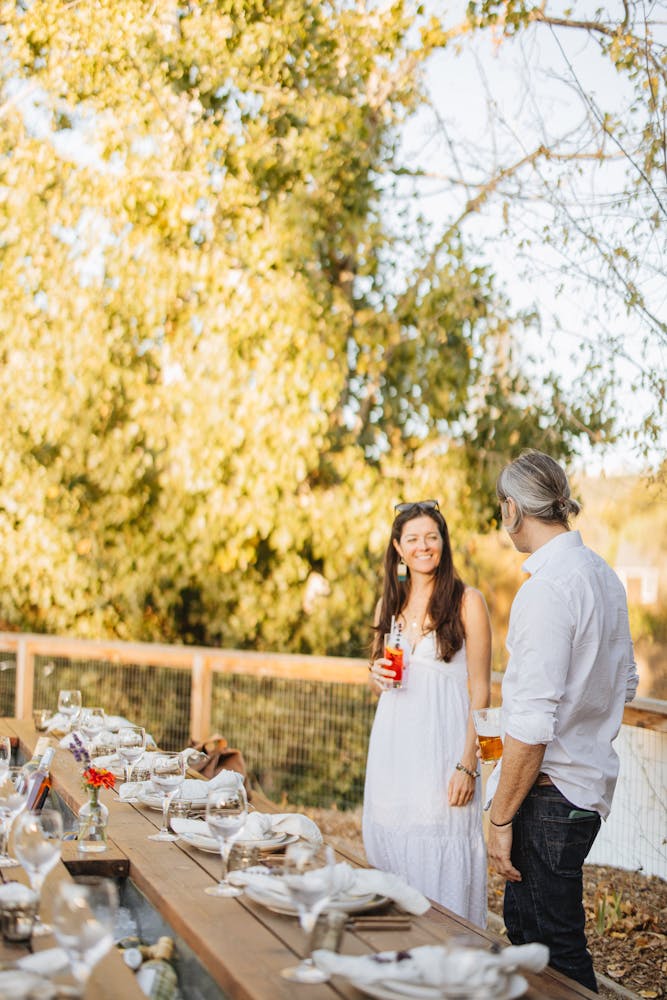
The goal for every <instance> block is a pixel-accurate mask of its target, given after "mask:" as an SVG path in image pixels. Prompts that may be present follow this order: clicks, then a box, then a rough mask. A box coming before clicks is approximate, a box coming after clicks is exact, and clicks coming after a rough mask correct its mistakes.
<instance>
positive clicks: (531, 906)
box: [504, 785, 600, 993]
mask: <svg viewBox="0 0 667 1000" xmlns="http://www.w3.org/2000/svg"><path fill="white" fill-rule="evenodd" d="M577 812H580V810H577V807H576V806H574V805H572V803H571V802H568V800H567V799H566V798H565V796H564V795H561V793H560V792H559V791H558V789H557V788H555V787H554V786H553V785H546V786H539V787H538V786H535V787H533V788H532V789H531V790H530V792H529V793H528V795H527V796H526V798H525V799H524V801H523V803H522V805H521V807H520V809H519V811H518V812H517V814H516V816H515V817H514V822H513V824H512V833H513V841H512V864H513V865H514V867H515V868H518V870H519V871H520V872H521V875H522V881H521V882H508V883H507V884H506V886H505V906H504V916H505V926H506V927H507V932H508V935H509V939H510V941H511V942H512V944H528V943H529V942H533V941H540V942H541V943H542V944H546V945H547V946H548V948H549V952H550V958H549V965H551V966H553V968H554V969H558V971H559V972H563V973H564V974H565V975H566V976H570V978H571V979H575V980H576V981H577V982H578V983H581V984H582V986H587V987H588V989H589V990H592V991H593V992H594V993H597V992H598V990H597V984H596V982H595V974H594V972H593V962H592V959H591V956H590V954H589V952H588V949H587V948H586V935H585V933H584V923H585V917H584V905H583V876H582V866H583V863H584V860H585V858H586V856H587V854H588V852H589V851H590V849H591V847H592V846H593V841H594V840H595V838H596V836H597V834H598V830H599V829H600V817H599V815H598V814H597V813H594V812H587V813H583V815H576V813H577ZM573 813H575V815H573Z"/></svg>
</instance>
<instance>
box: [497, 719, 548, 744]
mask: <svg viewBox="0 0 667 1000" xmlns="http://www.w3.org/2000/svg"><path fill="white" fill-rule="evenodd" d="M505 733H506V734H508V735H509V736H512V737H514V739H515V740H520V742H521V743H529V744H530V745H531V746H534V745H535V744H537V743H551V741H552V739H553V738H554V718H553V716H552V715H542V714H541V713H540V712H524V713H522V714H520V715H510V717H509V719H508V720H507V722H506V724H505Z"/></svg>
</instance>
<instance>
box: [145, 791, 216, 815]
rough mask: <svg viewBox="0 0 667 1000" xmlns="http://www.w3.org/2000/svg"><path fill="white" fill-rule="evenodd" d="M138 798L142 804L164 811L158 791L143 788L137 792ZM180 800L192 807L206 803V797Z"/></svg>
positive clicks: (195, 807) (196, 807)
mask: <svg viewBox="0 0 667 1000" xmlns="http://www.w3.org/2000/svg"><path fill="white" fill-rule="evenodd" d="M137 798H138V799H139V802H140V803H141V804H142V806H148V808H149V809H157V810H158V811H159V812H162V796H161V795H158V794H157V792H147V791H146V790H145V789H141V790H140V791H139V792H138V793H137ZM178 801H179V802H182V803H183V804H184V805H186V806H188V807H189V808H190V809H198V808H199V807H201V806H205V805H206V799H178Z"/></svg>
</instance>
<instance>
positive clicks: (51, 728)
mask: <svg viewBox="0 0 667 1000" xmlns="http://www.w3.org/2000/svg"><path fill="white" fill-rule="evenodd" d="M69 724H70V720H69V719H68V718H67V716H66V715H63V714H62V713H61V712H56V714H55V715H54V716H52V717H51V718H50V719H49V722H48V725H47V727H46V731H47V733H66V732H67V730H68V728H69ZM131 725H133V723H132V722H130V720H129V719H126V718H125V716H124V715H106V716H105V722H104V728H105V729H109V730H111V732H112V733H117V732H118V730H119V729H121V728H122V727H123V726H131Z"/></svg>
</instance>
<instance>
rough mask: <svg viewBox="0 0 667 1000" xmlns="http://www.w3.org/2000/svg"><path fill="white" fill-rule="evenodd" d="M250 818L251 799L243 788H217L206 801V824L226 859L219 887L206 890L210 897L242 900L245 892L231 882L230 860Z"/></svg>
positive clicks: (210, 887)
mask: <svg viewBox="0 0 667 1000" xmlns="http://www.w3.org/2000/svg"><path fill="white" fill-rule="evenodd" d="M247 818H248V799H247V798H246V793H245V788H244V787H243V785H242V784H240V785H239V786H238V787H231V786H225V787H222V788H214V789H213V790H212V791H210V792H209V793H208V797H207V799H206V823H207V824H208V828H209V830H210V831H211V834H212V835H213V836H214V837H215V839H216V840H217V841H218V846H219V848H220V857H221V858H222V875H221V877H220V881H219V883H218V884H217V885H209V886H207V887H206V889H204V892H207V893H208V895H209V896H240V895H241V893H242V892H243V889H239V888H238V887H237V886H234V885H231V883H230V882H228V881H227V860H228V858H229V852H230V850H231V847H232V844H233V842H234V840H235V839H236V837H237V836H238V834H239V833H240V831H241V830H242V829H243V827H244V826H245V821H246V820H247Z"/></svg>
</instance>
